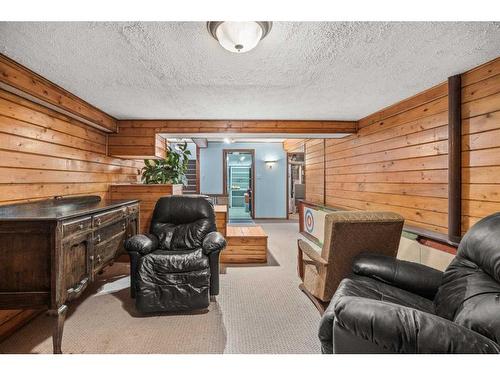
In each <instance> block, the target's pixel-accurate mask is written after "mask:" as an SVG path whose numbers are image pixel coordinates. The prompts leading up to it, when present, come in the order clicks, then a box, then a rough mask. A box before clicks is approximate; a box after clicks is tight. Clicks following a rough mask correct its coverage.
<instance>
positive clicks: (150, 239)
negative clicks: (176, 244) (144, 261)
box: [124, 233, 159, 255]
mask: <svg viewBox="0 0 500 375" xmlns="http://www.w3.org/2000/svg"><path fill="white" fill-rule="evenodd" d="M158 243H159V241H158V237H156V236H155V235H154V234H151V233H148V234H137V235H135V236H133V237H130V238H129V239H127V240H126V241H125V243H124V247H125V250H127V251H128V252H129V253H133V252H136V253H139V254H140V255H146V254H149V253H150V252H152V251H154V250H156V249H157V248H158Z"/></svg>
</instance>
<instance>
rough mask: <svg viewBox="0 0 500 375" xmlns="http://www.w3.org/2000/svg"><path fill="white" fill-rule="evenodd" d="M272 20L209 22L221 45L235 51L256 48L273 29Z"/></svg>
mask: <svg viewBox="0 0 500 375" xmlns="http://www.w3.org/2000/svg"><path fill="white" fill-rule="evenodd" d="M271 25H272V23H271V22H256V21H250V22H232V21H224V22H221V21H215V22H208V24H207V26H208V30H209V32H210V34H212V36H213V37H214V38H215V39H217V40H218V42H219V43H220V45H221V46H222V47H223V48H224V49H226V50H228V51H230V52H234V53H244V52H248V51H250V50H252V49H254V48H255V47H256V46H257V44H258V43H259V41H260V40H261V39H263V38H264V37H265V36H266V35H267V33H268V32H269V30H270V29H271Z"/></svg>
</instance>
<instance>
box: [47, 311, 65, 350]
mask: <svg viewBox="0 0 500 375" xmlns="http://www.w3.org/2000/svg"><path fill="white" fill-rule="evenodd" d="M67 311H68V306H66V305H61V307H59V308H58V309H57V310H49V316H51V317H52V318H53V320H54V321H53V324H54V326H53V331H52V346H53V349H54V354H62V351H61V344H62V336H63V329H64V319H66V312H67Z"/></svg>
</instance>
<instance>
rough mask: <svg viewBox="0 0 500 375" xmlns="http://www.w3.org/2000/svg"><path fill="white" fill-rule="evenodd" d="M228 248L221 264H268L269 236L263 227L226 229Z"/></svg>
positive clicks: (223, 253)
mask: <svg viewBox="0 0 500 375" xmlns="http://www.w3.org/2000/svg"><path fill="white" fill-rule="evenodd" d="M226 239H227V247H226V248H225V249H224V250H223V251H222V253H221V256H220V261H221V263H266V262H267V234H266V232H264V229H262V227H261V226H247V227H244V226H231V225H228V226H227V228H226Z"/></svg>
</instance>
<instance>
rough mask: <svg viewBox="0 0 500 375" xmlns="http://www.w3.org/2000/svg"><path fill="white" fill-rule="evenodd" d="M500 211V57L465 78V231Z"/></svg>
mask: <svg viewBox="0 0 500 375" xmlns="http://www.w3.org/2000/svg"><path fill="white" fill-rule="evenodd" d="M498 211H500V58H498V59H496V60H493V61H491V62H489V63H487V64H484V65H482V66H479V67H477V68H476V69H473V70H471V71H469V72H467V73H465V74H463V75H462V232H465V231H467V229H469V228H470V226H471V225H473V224H474V223H476V222H477V221H478V220H479V219H480V218H482V217H484V216H487V215H489V214H491V213H493V212H498Z"/></svg>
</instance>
